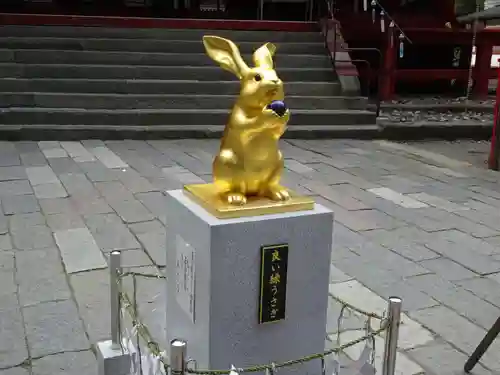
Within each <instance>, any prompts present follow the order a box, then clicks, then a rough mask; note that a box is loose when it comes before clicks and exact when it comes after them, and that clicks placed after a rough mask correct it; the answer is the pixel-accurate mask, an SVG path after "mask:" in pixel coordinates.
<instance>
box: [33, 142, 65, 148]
mask: <svg viewBox="0 0 500 375" xmlns="http://www.w3.org/2000/svg"><path fill="white" fill-rule="evenodd" d="M38 147H39V148H40V150H47V149H52V148H59V147H61V144H60V143H59V142H58V141H39V142H38Z"/></svg>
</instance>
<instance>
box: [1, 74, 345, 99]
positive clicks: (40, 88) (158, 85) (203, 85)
mask: <svg viewBox="0 0 500 375" xmlns="http://www.w3.org/2000/svg"><path fill="white" fill-rule="evenodd" d="M239 89H240V83H239V82H237V81H204V82H199V81H179V80H171V81H163V80H139V79H132V80H125V79H101V80H98V79H94V80H89V79H52V78H37V79H22V78H0V90H1V91H4V92H58V93H68V92H70V93H96V94H97V93H116V94H170V95H215V94H218V95H235V94H237V93H238V92H239ZM340 92H341V86H340V84H339V83H338V82H321V83H318V82H287V83H286V95H287V96H288V95H292V96H293V95H304V96H309V95H311V96H334V95H340Z"/></svg>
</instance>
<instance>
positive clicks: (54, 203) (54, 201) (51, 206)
mask: <svg viewBox="0 0 500 375" xmlns="http://www.w3.org/2000/svg"><path fill="white" fill-rule="evenodd" d="M38 202H39V203H40V207H42V211H43V213H44V214H45V215H49V214H60V213H72V212H73V210H74V209H75V208H74V207H73V204H72V201H71V200H70V199H68V198H45V199H44V198H42V199H39V200H38Z"/></svg>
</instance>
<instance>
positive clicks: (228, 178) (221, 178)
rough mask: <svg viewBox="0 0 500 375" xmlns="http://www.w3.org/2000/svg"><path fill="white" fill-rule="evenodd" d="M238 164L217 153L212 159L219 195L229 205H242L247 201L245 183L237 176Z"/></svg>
mask: <svg viewBox="0 0 500 375" xmlns="http://www.w3.org/2000/svg"><path fill="white" fill-rule="evenodd" d="M238 172H239V171H238V166H237V165H236V163H235V160H234V159H228V158H226V157H224V155H218V157H217V158H216V159H215V161H214V168H213V175H214V183H215V185H216V186H217V190H218V192H219V194H220V195H221V197H222V198H223V199H224V200H225V201H226V202H227V203H229V204H231V205H236V206H239V205H243V204H245V203H246V202H247V198H246V184H245V181H244V180H243V179H242V178H240V177H239V175H240V173H238Z"/></svg>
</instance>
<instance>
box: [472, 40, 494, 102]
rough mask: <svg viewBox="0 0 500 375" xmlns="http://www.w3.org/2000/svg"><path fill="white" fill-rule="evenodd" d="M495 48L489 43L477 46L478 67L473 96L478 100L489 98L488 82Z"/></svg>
mask: <svg viewBox="0 0 500 375" xmlns="http://www.w3.org/2000/svg"><path fill="white" fill-rule="evenodd" d="M492 54H493V46H492V45H491V44H490V43H489V42H484V43H478V44H477V46H476V65H475V66H474V74H473V77H474V78H475V81H476V82H475V84H474V89H473V91H472V94H473V95H474V97H476V98H486V97H488V80H489V78H490V69H491V56H492Z"/></svg>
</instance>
